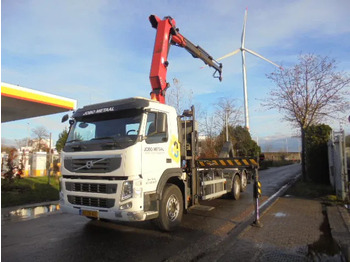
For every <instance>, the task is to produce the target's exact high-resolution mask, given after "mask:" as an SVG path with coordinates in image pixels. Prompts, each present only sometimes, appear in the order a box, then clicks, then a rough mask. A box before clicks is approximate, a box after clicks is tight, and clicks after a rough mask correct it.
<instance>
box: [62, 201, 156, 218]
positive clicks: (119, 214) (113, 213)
mask: <svg viewBox="0 0 350 262" xmlns="http://www.w3.org/2000/svg"><path fill="white" fill-rule="evenodd" d="M60 208H61V210H62V211H63V212H65V213H70V214H75V215H81V216H83V213H84V212H83V211H84V210H85V211H93V212H94V213H95V214H97V217H96V218H97V219H101V218H102V219H108V220H114V221H129V222H131V221H145V220H149V219H153V218H156V217H157V216H158V212H153V211H148V212H144V211H130V210H113V209H95V208H91V207H84V206H71V205H66V204H64V203H60Z"/></svg>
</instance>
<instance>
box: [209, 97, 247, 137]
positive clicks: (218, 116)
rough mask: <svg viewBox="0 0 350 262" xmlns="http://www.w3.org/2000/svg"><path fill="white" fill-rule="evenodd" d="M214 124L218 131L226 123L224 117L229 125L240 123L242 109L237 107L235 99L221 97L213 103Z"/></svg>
mask: <svg viewBox="0 0 350 262" xmlns="http://www.w3.org/2000/svg"><path fill="white" fill-rule="evenodd" d="M215 108H216V110H215V118H214V119H213V121H214V125H215V126H216V128H217V131H218V133H219V132H221V130H222V129H223V128H224V127H225V125H226V119H227V122H228V125H229V126H233V127H234V126H237V125H239V124H241V123H242V111H241V109H240V108H238V107H237V101H236V100H235V99H232V98H228V97H222V98H220V99H219V101H218V102H217V103H216V104H215Z"/></svg>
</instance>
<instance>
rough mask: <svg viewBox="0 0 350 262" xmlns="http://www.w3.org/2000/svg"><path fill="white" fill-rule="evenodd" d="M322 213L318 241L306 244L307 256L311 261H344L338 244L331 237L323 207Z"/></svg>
mask: <svg viewBox="0 0 350 262" xmlns="http://www.w3.org/2000/svg"><path fill="white" fill-rule="evenodd" d="M323 209H324V207H323ZM322 213H323V223H322V224H321V226H320V231H321V232H322V235H321V236H320V238H319V240H318V241H316V242H315V243H313V244H311V245H309V246H308V251H309V256H310V257H311V258H312V260H313V261H345V260H343V255H342V254H341V251H340V249H339V246H338V244H337V243H336V242H335V241H334V239H333V238H332V234H331V230H330V226H329V222H328V217H327V212H326V211H325V209H324V210H323V211H322ZM326 258H327V260H326Z"/></svg>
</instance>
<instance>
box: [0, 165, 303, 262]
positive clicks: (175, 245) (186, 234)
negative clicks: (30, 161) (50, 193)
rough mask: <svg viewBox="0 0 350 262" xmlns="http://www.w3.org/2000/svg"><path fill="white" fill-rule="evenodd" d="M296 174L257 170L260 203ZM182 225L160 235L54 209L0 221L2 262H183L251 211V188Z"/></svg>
mask: <svg viewBox="0 0 350 262" xmlns="http://www.w3.org/2000/svg"><path fill="white" fill-rule="evenodd" d="M298 173H300V165H290V166H286V167H281V168H272V169H269V170H265V171H261V172H259V175H260V181H261V182H262V190H263V196H264V197H263V199H267V197H268V196H271V195H273V194H274V193H275V192H276V191H278V190H279V189H280V188H281V187H282V186H283V185H285V184H286V183H287V182H289V181H290V180H292V179H294V178H295V176H296V175H297V174H298ZM202 204H203V205H208V206H213V207H215V209H214V210H212V211H201V210H191V211H190V212H189V213H188V214H186V215H184V217H183V223H182V225H181V227H180V228H179V229H178V230H177V231H176V232H172V233H165V232H160V231H158V229H157V228H156V227H155V226H154V225H153V223H152V222H149V221H146V222H138V223H114V222H103V221H90V220H89V219H87V218H85V217H80V216H74V215H70V214H64V213H61V211H54V212H50V213H48V215H44V216H39V217H38V218H35V219H28V218H27V219H24V220H22V221H20V220H17V221H11V220H10V219H7V220H3V219H2V230H1V240H2V241H1V247H2V252H1V258H2V260H3V261H112V260H113V261H165V260H169V261H186V260H187V261H188V260H191V259H192V258H194V257H196V255H198V254H201V253H202V252H203V250H205V249H207V248H209V247H210V246H212V245H214V244H217V243H219V242H220V241H222V240H223V239H224V238H225V237H226V236H227V234H229V233H232V232H234V230H235V228H237V227H238V225H240V224H241V223H242V222H243V221H245V220H246V219H247V217H248V216H250V215H251V213H252V211H253V197H252V184H251V185H248V188H247V191H246V192H245V193H242V195H241V199H240V200H238V201H234V200H232V199H228V198H221V199H215V200H212V201H204V202H202Z"/></svg>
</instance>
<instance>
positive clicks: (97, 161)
mask: <svg viewBox="0 0 350 262" xmlns="http://www.w3.org/2000/svg"><path fill="white" fill-rule="evenodd" d="M121 161H122V159H121V158H120V157H112V158H108V157H106V158H65V159H64V167H65V168H66V169H67V170H69V171H70V172H77V173H108V172H112V171H114V170H116V169H118V168H119V167H120V164H121Z"/></svg>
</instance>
